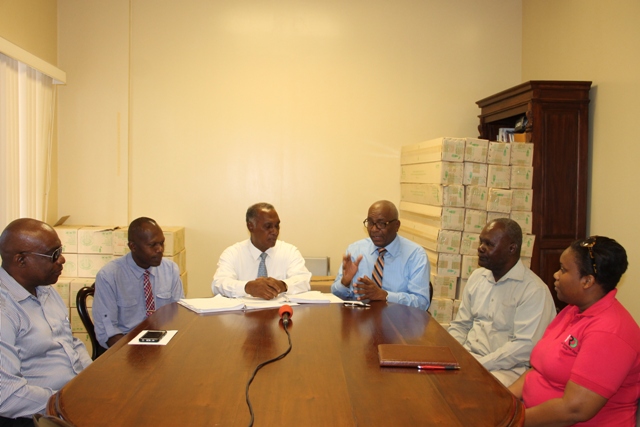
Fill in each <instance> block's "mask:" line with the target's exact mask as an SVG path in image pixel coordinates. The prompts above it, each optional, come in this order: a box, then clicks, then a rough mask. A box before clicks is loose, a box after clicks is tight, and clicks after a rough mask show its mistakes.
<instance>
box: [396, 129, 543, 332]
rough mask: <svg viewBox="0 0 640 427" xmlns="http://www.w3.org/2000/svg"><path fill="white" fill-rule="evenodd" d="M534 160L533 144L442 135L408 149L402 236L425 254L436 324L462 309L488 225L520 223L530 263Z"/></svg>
mask: <svg viewBox="0 0 640 427" xmlns="http://www.w3.org/2000/svg"><path fill="white" fill-rule="evenodd" d="M532 161H533V144H529V143H505V142H493V141H487V140H482V139H475V138H437V139H433V140H430V141H426V142H422V143H419V144H413V145H408V146H405V147H402V155H401V161H400V162H401V178H400V186H401V201H400V220H401V222H402V226H401V227H400V234H401V235H402V236H404V237H406V238H408V239H410V240H413V241H414V242H416V243H418V244H420V245H421V246H423V247H424V248H425V250H426V252H427V256H428V258H429V261H430V263H431V283H432V285H433V288H434V289H433V290H434V292H433V300H432V302H431V307H430V308H429V312H430V313H431V314H432V316H433V317H434V318H435V319H436V320H437V321H438V322H440V323H443V324H448V323H450V322H451V320H452V318H454V316H455V313H456V312H457V308H458V307H459V299H460V296H461V295H462V290H463V289H464V286H465V284H466V281H467V279H468V278H469V275H470V274H471V272H472V271H473V270H475V269H476V268H477V267H478V256H477V249H478V244H479V236H480V232H481V231H482V228H483V227H484V226H485V224H486V223H487V222H490V221H492V220H493V219H496V218H501V217H507V218H512V219H513V220H515V221H517V222H518V223H519V224H520V226H521V227H522V231H523V233H524V234H525V236H524V241H523V245H522V257H523V261H524V262H525V264H529V263H530V257H531V254H532V251H533V243H534V236H532V235H531V234H530V233H531V224H532V223H531V221H532V213H531V202H532V196H533V191H532V189H531V188H532V184H533V181H532V179H533V167H532Z"/></svg>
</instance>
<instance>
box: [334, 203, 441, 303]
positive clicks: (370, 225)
mask: <svg viewBox="0 0 640 427" xmlns="http://www.w3.org/2000/svg"><path fill="white" fill-rule="evenodd" d="M363 224H364V226H365V227H366V228H367V232H368V233H369V238H368V239H363V240H360V241H357V242H355V243H353V244H351V245H349V247H348V248H347V253H346V254H345V255H344V256H343V258H342V266H341V267H340V271H339V272H338V275H337V276H336V280H335V282H333V285H331V292H333V293H334V294H335V295H337V296H339V297H341V298H343V299H357V300H360V301H367V300H368V301H385V300H386V301H389V302H395V303H398V304H404V305H408V306H411V307H418V308H421V309H423V310H426V309H427V308H428V307H429V303H430V301H429V273H430V270H431V268H430V265H429V260H428V259H427V254H426V253H425V251H424V249H423V248H422V247H421V246H419V245H418V244H416V243H414V242H412V241H410V240H408V239H405V238H404V237H402V236H398V230H399V229H400V221H399V220H398V209H397V208H396V207H395V205H394V204H393V203H391V202H390V201H388V200H381V201H378V202H375V203H374V204H373V205H371V207H370V208H369V212H368V214H367V218H366V219H365V220H364V221H363Z"/></svg>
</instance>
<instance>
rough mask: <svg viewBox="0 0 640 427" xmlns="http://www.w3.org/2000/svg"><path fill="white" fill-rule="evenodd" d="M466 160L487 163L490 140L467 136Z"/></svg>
mask: <svg viewBox="0 0 640 427" xmlns="http://www.w3.org/2000/svg"><path fill="white" fill-rule="evenodd" d="M465 139H466V144H465V149H464V161H465V162H474V163H486V162H487V153H488V152H489V140H487V139H476V138H465Z"/></svg>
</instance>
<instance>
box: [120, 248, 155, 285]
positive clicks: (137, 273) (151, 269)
mask: <svg viewBox="0 0 640 427" xmlns="http://www.w3.org/2000/svg"><path fill="white" fill-rule="evenodd" d="M125 257H126V260H125V262H126V263H127V266H129V268H130V269H131V271H133V274H134V276H136V278H138V279H142V276H143V275H144V271H145V270H149V274H151V275H152V276H154V277H155V272H156V269H157V268H158V267H153V266H151V267H149V268H147V269H145V268H142V267H140V266H139V265H138V264H136V262H135V261H134V260H133V256H132V255H131V252H129V253H127V254H126V255H125Z"/></svg>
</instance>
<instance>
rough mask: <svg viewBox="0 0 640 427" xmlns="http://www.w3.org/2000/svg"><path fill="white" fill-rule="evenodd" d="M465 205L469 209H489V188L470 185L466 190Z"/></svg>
mask: <svg viewBox="0 0 640 427" xmlns="http://www.w3.org/2000/svg"><path fill="white" fill-rule="evenodd" d="M465 193H466V194H465V203H464V205H465V207H466V208H468V209H477V210H482V211H486V210H487V197H488V196H489V194H488V193H489V188H488V187H481V186H477V185H470V186H468V187H467V189H466V190H465Z"/></svg>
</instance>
